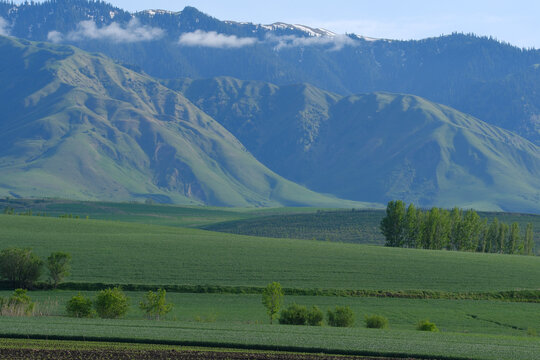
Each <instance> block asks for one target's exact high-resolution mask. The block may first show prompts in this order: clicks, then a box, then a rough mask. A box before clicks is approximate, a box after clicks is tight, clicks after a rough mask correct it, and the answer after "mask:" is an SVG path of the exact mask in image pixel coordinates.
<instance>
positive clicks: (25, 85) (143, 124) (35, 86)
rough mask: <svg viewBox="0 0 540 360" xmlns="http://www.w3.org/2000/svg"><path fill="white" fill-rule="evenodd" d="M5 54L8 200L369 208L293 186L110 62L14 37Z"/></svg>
mask: <svg viewBox="0 0 540 360" xmlns="http://www.w3.org/2000/svg"><path fill="white" fill-rule="evenodd" d="M0 49H1V53H2V56H1V57H0V63H1V65H2V66H1V68H2V70H0V73H1V74H0V75H1V77H2V79H3V80H2V82H3V86H2V87H1V88H0V93H1V94H0V95H1V96H0V98H1V99H2V100H1V102H2V107H3V108H6V109H8V110H7V111H6V112H5V114H4V115H3V117H2V121H1V122H0V129H1V130H2V133H1V140H2V141H0V143H1V144H2V145H1V146H0V169H1V171H0V184H1V186H0V188H1V189H2V193H3V194H4V195H10V194H11V195H13V194H16V195H17V194H18V195H22V196H38V197H39V196H41V197H42V196H59V197H70V198H77V199H117V200H132V199H145V198H152V199H154V200H156V201H159V202H175V203H188V204H189V203H204V204H213V205H221V206H278V205H291V206H298V205H305V206H325V207H333V206H340V205H341V206H350V207H355V206H357V207H363V206H366V205H367V204H362V203H358V202H351V201H345V200H340V199H335V198H332V197H328V196H324V195H320V194H316V193H314V192H312V191H309V190H307V189H305V188H303V187H301V186H299V185H296V184H294V183H292V182H290V181H287V180H285V179H283V178H282V177H280V176H279V175H277V174H275V173H273V172H272V171H270V170H268V169H267V168H266V167H264V166H263V165H262V164H260V163H259V162H258V161H257V160H256V159H255V158H254V157H253V156H252V155H251V154H250V153H249V152H247V151H246V149H245V148H244V146H243V145H242V144H241V143H240V142H239V141H238V140H237V139H236V138H235V137H234V136H233V135H232V134H230V132H228V131H227V130H226V129H225V128H223V127H222V126H221V125H219V124H218V123H217V122H215V120H213V119H212V118H211V117H210V116H208V115H207V114H205V113H204V112H202V111H201V110H200V109H198V108H197V107H195V106H194V105H193V104H192V103H191V102H190V101H189V100H187V99H186V98H184V97H183V95H181V94H180V93H177V92H174V91H173V90H170V89H169V88H166V87H164V86H162V85H161V84H159V83H158V82H157V81H156V80H154V79H152V78H151V77H149V76H148V75H144V74H139V73H135V72H133V71H131V70H129V69H126V68H123V67H121V66H120V65H117V64H114V63H113V62H112V61H111V60H109V59H108V58H106V57H104V56H103V55H99V54H98V55H90V54H88V53H85V52H83V51H81V50H78V49H76V48H74V47H70V46H65V45H50V44H46V43H31V42H28V41H26V40H16V39H14V38H6V37H0ZM8 104H9V106H8ZM374 206H376V205H375V204H374Z"/></svg>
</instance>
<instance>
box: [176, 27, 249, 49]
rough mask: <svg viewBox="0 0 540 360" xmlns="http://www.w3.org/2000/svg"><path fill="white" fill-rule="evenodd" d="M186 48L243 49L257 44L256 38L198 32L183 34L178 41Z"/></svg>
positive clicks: (213, 32)
mask: <svg viewBox="0 0 540 360" xmlns="http://www.w3.org/2000/svg"><path fill="white" fill-rule="evenodd" d="M178 43H179V44H180V45H184V46H203V47H211V48H241V47H244V46H251V45H255V43H257V39H256V38H252V37H238V36H236V35H226V34H219V33H217V32H215V31H209V32H206V31H201V30H197V31H194V32H190V33H185V34H182V35H181V36H180V38H179V40H178Z"/></svg>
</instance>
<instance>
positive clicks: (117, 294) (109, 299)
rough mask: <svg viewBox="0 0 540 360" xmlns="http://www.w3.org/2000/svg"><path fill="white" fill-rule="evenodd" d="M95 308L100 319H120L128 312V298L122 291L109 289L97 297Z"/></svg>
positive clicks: (102, 291) (116, 288)
mask: <svg viewBox="0 0 540 360" xmlns="http://www.w3.org/2000/svg"><path fill="white" fill-rule="evenodd" d="M94 307H95V308H96V312H97V314H98V315H99V317H102V318H107V319H115V318H119V317H121V316H123V315H125V313H126V312H127V310H128V307H129V305H128V298H127V296H126V295H125V294H124V292H123V291H122V289H120V288H118V287H115V288H112V289H111V288H108V289H106V290H101V291H100V292H99V293H98V295H97V296H96V300H95V301H94Z"/></svg>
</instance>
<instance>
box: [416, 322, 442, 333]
mask: <svg viewBox="0 0 540 360" xmlns="http://www.w3.org/2000/svg"><path fill="white" fill-rule="evenodd" d="M416 329H417V330H420V331H432V332H437V331H439V329H438V328H437V326H436V325H435V323H432V322H431V321H429V320H422V321H420V322H419V323H418V325H417V326H416Z"/></svg>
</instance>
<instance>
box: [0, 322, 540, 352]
mask: <svg viewBox="0 0 540 360" xmlns="http://www.w3.org/2000/svg"><path fill="white" fill-rule="evenodd" d="M0 334H2V335H4V336H9V335H10V334H17V335H18V336H21V337H27V336H40V337H42V338H46V337H47V338H50V339H53V340H54V339H66V340H82V339H83V338H85V339H89V340H101V341H103V340H104V339H108V340H111V341H115V342H117V341H130V342H149V341H158V342H161V343H164V344H171V345H172V344H176V345H190V346H209V345H211V346H216V347H231V348H254V349H261V350H283V351H305V352H317V353H320V352H324V353H341V354H355V355H371V356H373V355H382V356H392V355H396V354H399V355H401V356H400V357H403V356H404V355H405V354H407V355H408V356H410V357H415V356H418V355H420V356H423V357H426V356H433V357H441V356H442V357H448V358H452V357H454V358H456V357H459V358H468V359H534V357H535V356H536V355H537V354H538V352H539V351H540V340H539V338H537V337H536V338H534V337H525V336H520V337H516V336H508V335H488V334H474V335H471V334H459V333H445V332H439V333H425V332H420V331H415V330H376V329H366V328H331V327H305V326H285V325H283V326H280V325H262V324H230V323H227V324H222V323H192V322H189V323H186V322H181V321H159V322H152V321H147V320H101V319H71V318H63V317H59V318H50V317H44V318H39V317H38V318H6V319H3V321H2V322H1V323H0ZM150 339H151V340H150Z"/></svg>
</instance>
